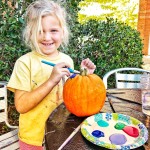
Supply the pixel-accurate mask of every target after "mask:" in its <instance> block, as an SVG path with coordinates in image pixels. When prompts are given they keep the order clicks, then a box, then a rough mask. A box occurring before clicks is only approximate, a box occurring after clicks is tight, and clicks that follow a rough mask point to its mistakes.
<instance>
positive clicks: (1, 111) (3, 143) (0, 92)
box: [0, 81, 19, 150]
mask: <svg viewBox="0 0 150 150" xmlns="http://www.w3.org/2000/svg"><path fill="white" fill-rule="evenodd" d="M6 85H7V82H6V81H0V123H1V122H5V124H6V125H7V126H8V127H9V128H12V129H15V130H12V131H10V132H8V133H6V134H3V135H1V136H0V149H1V150H10V149H12V150H14V149H19V142H18V126H12V125H10V124H9V122H8V112H7V87H6Z"/></svg>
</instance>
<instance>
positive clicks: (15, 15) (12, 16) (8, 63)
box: [0, 1, 29, 81]
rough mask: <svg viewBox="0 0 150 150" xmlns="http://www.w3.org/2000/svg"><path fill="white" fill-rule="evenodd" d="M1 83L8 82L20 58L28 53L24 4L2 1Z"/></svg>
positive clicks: (0, 28)
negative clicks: (25, 38)
mask: <svg viewBox="0 0 150 150" xmlns="http://www.w3.org/2000/svg"><path fill="white" fill-rule="evenodd" d="M0 6H1V9H0V72H1V73H0V81H1V80H6V81H8V80H9V78H10V75H11V73H12V70H13V67H14V63H15V61H16V59H17V58H18V57H20V56H21V55H23V54H24V53H26V52H28V51H29V50H28V49H27V48H26V47H25V45H24V42H23V41H22V29H23V27H24V20H23V14H24V11H23V10H22V11H21V8H22V3H21V2H20V3H18V7H17V8H16V7H15V5H14V6H13V3H10V2H9V3H8V4H7V3H5V2H2V1H0Z"/></svg>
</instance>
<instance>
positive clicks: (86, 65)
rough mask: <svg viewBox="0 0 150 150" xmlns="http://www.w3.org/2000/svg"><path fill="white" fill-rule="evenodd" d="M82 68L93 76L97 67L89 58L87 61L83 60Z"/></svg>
mask: <svg viewBox="0 0 150 150" xmlns="http://www.w3.org/2000/svg"><path fill="white" fill-rule="evenodd" d="M81 68H86V69H87V71H88V74H93V72H94V70H95V69H96V66H95V65H94V63H93V62H92V61H91V60H90V59H89V58H87V59H84V60H82V62H81Z"/></svg>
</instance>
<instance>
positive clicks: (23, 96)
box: [8, 0, 96, 150]
mask: <svg viewBox="0 0 150 150" xmlns="http://www.w3.org/2000/svg"><path fill="white" fill-rule="evenodd" d="M65 17H66V16H65V11H64V9H63V8H61V7H60V6H59V5H58V4H57V3H55V2H53V1H50V0H38V1H35V2H33V3H32V4H31V5H29V7H28V8H27V13H26V28H25V30H24V39H25V41H26V43H27V44H28V45H29V46H30V48H31V49H32V52H29V53H27V54H25V55H24V56H22V57H20V58H19V59H18V60H17V61H16V63H15V66H14V70H13V73H12V75H11V78H10V80H9V83H8V89H9V90H11V91H13V92H14V93H15V106H16V109H17V111H18V112H19V113H20V117H19V143H20V149H21V150H28V149H32V150H34V149H35V150H42V149H43V147H42V142H43V138H44V129H45V123H46V120H47V119H48V117H49V115H50V113H51V112H52V111H53V110H54V109H55V108H56V107H57V106H58V105H59V104H61V103H62V102H63V99H62V89H63V84H62V77H64V76H67V77H69V76H70V75H71V74H70V72H69V70H68V69H67V67H70V68H74V64H73V60H72V59H71V58H70V57H69V56H68V55H66V54H64V53H62V52H60V51H58V48H59V47H60V45H62V46H64V45H67V42H68V30H67V25H66V21H65ZM42 60H46V61H50V62H53V63H55V64H56V65H55V66H54V67H51V66H48V65H46V64H43V63H41V61H42ZM81 66H82V67H85V68H87V69H88V71H89V73H93V72H94V70H95V68H96V67H95V65H94V64H93V63H92V62H91V61H90V60H89V59H88V58H87V59H85V60H83V61H82V62H81Z"/></svg>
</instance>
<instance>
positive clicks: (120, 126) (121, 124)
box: [115, 122, 126, 130]
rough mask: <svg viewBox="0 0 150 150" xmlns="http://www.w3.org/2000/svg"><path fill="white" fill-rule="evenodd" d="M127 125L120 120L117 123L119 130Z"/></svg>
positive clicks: (116, 126)
mask: <svg viewBox="0 0 150 150" xmlns="http://www.w3.org/2000/svg"><path fill="white" fill-rule="evenodd" d="M125 126H126V125H125V124H124V123H121V122H118V123H116V125H115V128H116V129H118V130H122V129H123V128H124V127H125Z"/></svg>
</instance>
